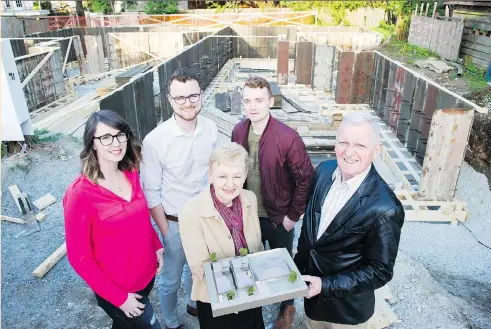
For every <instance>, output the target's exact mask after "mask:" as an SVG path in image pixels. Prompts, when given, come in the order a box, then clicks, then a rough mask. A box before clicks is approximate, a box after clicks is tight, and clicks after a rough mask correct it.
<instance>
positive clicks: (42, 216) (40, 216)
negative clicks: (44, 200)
mask: <svg viewBox="0 0 491 329" xmlns="http://www.w3.org/2000/svg"><path fill="white" fill-rule="evenodd" d="M46 217H47V215H46V214H45V213H44V212H41V211H40V212H38V213H37V214H36V219H37V221H38V222H40V223H42V222H44V220H45V219H46Z"/></svg>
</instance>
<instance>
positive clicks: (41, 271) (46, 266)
mask: <svg viewBox="0 0 491 329" xmlns="http://www.w3.org/2000/svg"><path fill="white" fill-rule="evenodd" d="M65 255H66V242H64V243H63V244H62V245H61V246H60V247H59V248H58V249H56V251H55V252H54V253H52V254H51V255H50V256H49V257H48V258H46V260H45V261H44V262H42V263H41V264H40V265H39V266H38V267H36V269H35V270H34V271H33V272H32V275H33V276H34V277H36V278H42V277H43V276H45V275H46V273H48V272H49V270H51V269H52V268H53V266H55V265H56V263H58V262H59V261H60V259H62V258H63V256H65Z"/></svg>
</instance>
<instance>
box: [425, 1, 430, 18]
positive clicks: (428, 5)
mask: <svg viewBox="0 0 491 329" xmlns="http://www.w3.org/2000/svg"><path fill="white" fill-rule="evenodd" d="M429 9H430V3H429V2H427V3H426V12H425V17H428V10H429Z"/></svg>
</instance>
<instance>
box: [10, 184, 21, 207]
mask: <svg viewBox="0 0 491 329" xmlns="http://www.w3.org/2000/svg"><path fill="white" fill-rule="evenodd" d="M9 191H10V194H11V195H12V198H13V199H14V201H15V204H16V205H17V209H19V212H20V213H22V209H21V208H20V204H19V199H18V198H20V194H21V193H20V190H19V188H18V187H17V185H16V184H14V185H10V186H9Z"/></svg>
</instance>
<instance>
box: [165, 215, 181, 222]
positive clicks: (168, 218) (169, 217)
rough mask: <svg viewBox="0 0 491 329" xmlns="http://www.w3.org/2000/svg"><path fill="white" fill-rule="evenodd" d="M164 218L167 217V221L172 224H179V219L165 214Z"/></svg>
mask: <svg viewBox="0 0 491 329" xmlns="http://www.w3.org/2000/svg"><path fill="white" fill-rule="evenodd" d="M165 217H167V220H170V221H173V222H179V219H178V218H177V217H176V216H172V215H167V214H165Z"/></svg>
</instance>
